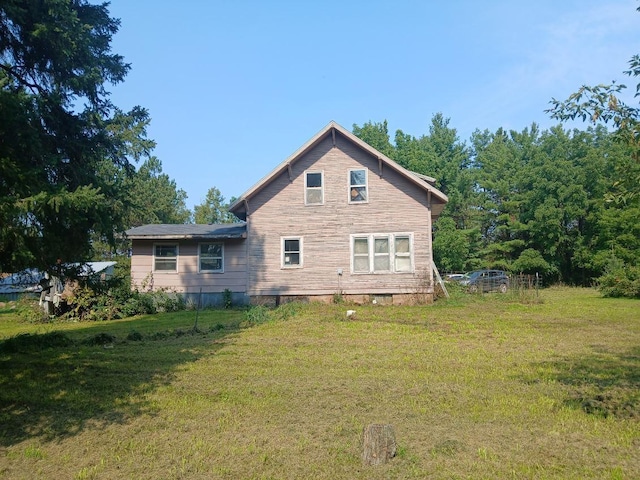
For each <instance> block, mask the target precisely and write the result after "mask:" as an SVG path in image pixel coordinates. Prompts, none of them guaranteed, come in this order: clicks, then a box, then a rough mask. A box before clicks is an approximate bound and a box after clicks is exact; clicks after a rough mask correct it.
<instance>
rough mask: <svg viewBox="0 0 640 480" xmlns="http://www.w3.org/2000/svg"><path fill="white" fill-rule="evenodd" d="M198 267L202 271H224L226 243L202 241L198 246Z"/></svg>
mask: <svg viewBox="0 0 640 480" xmlns="http://www.w3.org/2000/svg"><path fill="white" fill-rule="evenodd" d="M198 257H199V258H198V269H199V271H200V272H202V273H222V272H223V271H224V245H223V244H222V243H201V244H200V245H199V247H198Z"/></svg>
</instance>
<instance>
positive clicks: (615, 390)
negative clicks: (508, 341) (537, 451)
mask: <svg viewBox="0 0 640 480" xmlns="http://www.w3.org/2000/svg"><path fill="white" fill-rule="evenodd" d="M542 368H543V369H544V370H545V371H547V372H549V375H550V377H551V379H553V380H555V381H558V382H560V383H562V384H564V385H568V386H570V387H571V392H570V394H569V397H568V398H567V400H566V401H565V404H567V405H569V406H572V407H575V408H580V409H582V410H584V411H585V412H586V413H589V414H594V415H600V416H603V417H609V416H612V417H618V418H640V347H635V348H633V349H631V350H629V351H628V352H625V353H622V354H619V353H612V352H610V351H607V350H606V349H604V348H602V347H597V346H595V347H594V352H593V353H592V354H589V355H583V356H580V357H569V358H565V359H562V360H559V361H554V362H545V363H544V364H542Z"/></svg>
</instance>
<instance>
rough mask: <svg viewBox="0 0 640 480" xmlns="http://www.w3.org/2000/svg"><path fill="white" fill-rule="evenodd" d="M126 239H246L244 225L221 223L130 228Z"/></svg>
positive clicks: (155, 225) (152, 225)
mask: <svg viewBox="0 0 640 480" xmlns="http://www.w3.org/2000/svg"><path fill="white" fill-rule="evenodd" d="M125 233H126V234H127V237H129V238H131V239H135V240H176V239H196V240H224V239H231V238H246V237H247V225H246V224H245V223H222V224H218V225H203V224H187V223H185V224H151V225H142V226H141V227H134V228H130V229H129V230H127V231H126V232H125Z"/></svg>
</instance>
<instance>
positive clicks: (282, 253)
mask: <svg viewBox="0 0 640 480" xmlns="http://www.w3.org/2000/svg"><path fill="white" fill-rule="evenodd" d="M290 240H296V241H298V250H297V253H298V260H299V261H298V263H297V264H291V263H289V264H287V263H286V261H285V258H286V254H287V251H286V250H285V246H286V242H287V241H290ZM289 252H294V253H295V252H296V251H295V250H289ZM303 258H304V256H303V237H301V236H287V237H280V268H281V269H283V270H290V269H296V268H302V267H303Z"/></svg>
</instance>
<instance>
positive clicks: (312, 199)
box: [304, 172, 324, 205]
mask: <svg viewBox="0 0 640 480" xmlns="http://www.w3.org/2000/svg"><path fill="white" fill-rule="evenodd" d="M322 177H323V175H322V172H306V174H305V176H304V192H305V193H304V203H305V205H322V204H323V203H324V193H323V183H324V182H323V178H322Z"/></svg>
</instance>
